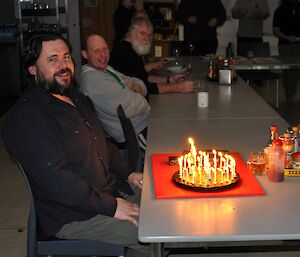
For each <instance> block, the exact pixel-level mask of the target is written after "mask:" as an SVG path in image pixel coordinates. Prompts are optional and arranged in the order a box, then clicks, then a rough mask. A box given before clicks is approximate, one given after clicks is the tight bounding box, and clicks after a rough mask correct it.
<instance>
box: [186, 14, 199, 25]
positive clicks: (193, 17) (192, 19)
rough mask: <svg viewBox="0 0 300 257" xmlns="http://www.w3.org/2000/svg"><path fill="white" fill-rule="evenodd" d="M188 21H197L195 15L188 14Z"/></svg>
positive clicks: (192, 22)
mask: <svg viewBox="0 0 300 257" xmlns="http://www.w3.org/2000/svg"><path fill="white" fill-rule="evenodd" d="M187 21H188V23H191V24H194V23H196V22H197V17H196V16H190V17H188V19H187Z"/></svg>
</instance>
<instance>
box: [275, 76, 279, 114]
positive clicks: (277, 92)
mask: <svg viewBox="0 0 300 257" xmlns="http://www.w3.org/2000/svg"><path fill="white" fill-rule="evenodd" d="M278 107H279V79H276V108H278Z"/></svg>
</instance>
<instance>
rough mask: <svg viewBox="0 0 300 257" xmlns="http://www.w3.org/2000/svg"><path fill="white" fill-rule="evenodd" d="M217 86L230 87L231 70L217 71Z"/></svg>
mask: <svg viewBox="0 0 300 257" xmlns="http://www.w3.org/2000/svg"><path fill="white" fill-rule="evenodd" d="M219 84H220V85H231V84H232V71H231V70H219Z"/></svg>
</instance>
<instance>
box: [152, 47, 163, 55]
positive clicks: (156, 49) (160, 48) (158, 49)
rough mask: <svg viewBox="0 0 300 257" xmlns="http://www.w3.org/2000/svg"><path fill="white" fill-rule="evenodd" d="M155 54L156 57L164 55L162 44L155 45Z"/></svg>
mask: <svg viewBox="0 0 300 257" xmlns="http://www.w3.org/2000/svg"><path fill="white" fill-rule="evenodd" d="M154 52H155V53H154V54H155V57H162V47H161V46H155V48H154Z"/></svg>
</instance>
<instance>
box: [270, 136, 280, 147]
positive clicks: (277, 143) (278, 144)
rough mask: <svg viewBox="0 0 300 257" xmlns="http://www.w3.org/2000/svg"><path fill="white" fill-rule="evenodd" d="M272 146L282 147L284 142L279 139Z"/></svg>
mask: <svg viewBox="0 0 300 257" xmlns="http://www.w3.org/2000/svg"><path fill="white" fill-rule="evenodd" d="M272 145H276V146H282V142H281V140H280V139H279V138H276V139H274V140H273V141H272Z"/></svg>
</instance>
